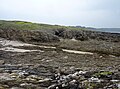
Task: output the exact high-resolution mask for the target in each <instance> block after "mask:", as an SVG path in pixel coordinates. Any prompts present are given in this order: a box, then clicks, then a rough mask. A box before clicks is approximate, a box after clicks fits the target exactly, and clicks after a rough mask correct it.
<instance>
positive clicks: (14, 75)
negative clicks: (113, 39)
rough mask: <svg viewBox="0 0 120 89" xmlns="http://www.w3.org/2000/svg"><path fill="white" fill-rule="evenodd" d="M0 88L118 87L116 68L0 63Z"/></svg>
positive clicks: (74, 88)
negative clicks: (84, 69)
mask: <svg viewBox="0 0 120 89" xmlns="http://www.w3.org/2000/svg"><path fill="white" fill-rule="evenodd" d="M0 89H120V71H119V70H116V71H105V70H99V71H91V70H90V71H83V70H81V68H74V67H70V68H62V69H59V68H58V69H55V70H51V69H49V70H48V68H47V66H44V65H37V67H35V65H33V64H17V65H11V64H1V65H0Z"/></svg>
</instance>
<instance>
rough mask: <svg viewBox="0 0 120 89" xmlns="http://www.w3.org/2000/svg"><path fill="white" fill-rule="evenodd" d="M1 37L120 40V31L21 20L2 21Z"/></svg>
mask: <svg viewBox="0 0 120 89" xmlns="http://www.w3.org/2000/svg"><path fill="white" fill-rule="evenodd" d="M0 37H3V38H7V39H11V40H20V41H23V42H58V41H60V38H63V39H72V38H75V39H76V40H81V41H84V40H90V39H95V40H105V41H112V42H118V41H120V33H118V34H117V33H107V32H97V31H90V30H86V29H83V28H75V27H67V26H58V25H46V24H36V23H31V22H20V21H0Z"/></svg>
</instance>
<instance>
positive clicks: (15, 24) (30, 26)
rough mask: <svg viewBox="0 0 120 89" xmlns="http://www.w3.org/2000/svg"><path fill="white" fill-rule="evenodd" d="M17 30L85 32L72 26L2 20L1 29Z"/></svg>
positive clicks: (0, 22)
mask: <svg viewBox="0 0 120 89" xmlns="http://www.w3.org/2000/svg"><path fill="white" fill-rule="evenodd" d="M7 28H9V29H16V30H51V29H52V30H54V29H55V30H57V29H61V28H62V29H66V30H67V29H69V30H84V28H76V27H72V26H60V25H49V24H38V23H32V22H25V21H5V20H0V29H7Z"/></svg>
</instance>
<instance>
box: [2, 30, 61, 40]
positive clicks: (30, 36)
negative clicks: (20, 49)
mask: <svg viewBox="0 0 120 89" xmlns="http://www.w3.org/2000/svg"><path fill="white" fill-rule="evenodd" d="M0 37H2V38H7V39H10V40H20V41H23V42H57V41H59V38H58V37H57V36H55V35H53V34H51V33H47V32H42V31H28V30H13V29H0Z"/></svg>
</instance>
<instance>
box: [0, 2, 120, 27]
mask: <svg viewBox="0 0 120 89" xmlns="http://www.w3.org/2000/svg"><path fill="white" fill-rule="evenodd" d="M0 19H1V20H6V19H7V20H23V21H33V22H39V23H48V24H60V25H81V26H91V27H120V0H0Z"/></svg>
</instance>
